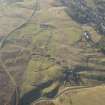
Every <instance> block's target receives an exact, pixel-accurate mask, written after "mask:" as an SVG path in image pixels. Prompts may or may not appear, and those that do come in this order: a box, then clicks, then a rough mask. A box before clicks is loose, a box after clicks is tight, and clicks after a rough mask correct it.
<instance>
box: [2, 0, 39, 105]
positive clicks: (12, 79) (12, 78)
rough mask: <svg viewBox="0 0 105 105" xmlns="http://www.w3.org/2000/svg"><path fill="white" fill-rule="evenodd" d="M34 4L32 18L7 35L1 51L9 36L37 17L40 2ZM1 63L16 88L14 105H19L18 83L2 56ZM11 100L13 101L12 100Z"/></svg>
mask: <svg viewBox="0 0 105 105" xmlns="http://www.w3.org/2000/svg"><path fill="white" fill-rule="evenodd" d="M34 2H35V5H34V8H33V12H32V14H31V16H30V17H29V18H28V19H27V20H26V21H25V22H24V23H22V24H21V25H19V26H17V27H16V28H15V29H13V30H12V31H11V32H10V33H8V35H6V37H5V38H4V39H3V40H1V42H0V50H2V48H3V47H4V45H5V43H6V41H7V38H8V37H9V36H11V34H12V33H14V32H15V31H17V30H18V29H21V28H23V27H24V26H26V25H27V24H28V23H29V22H30V20H31V19H32V17H33V16H34V15H35V13H36V11H37V8H38V7H37V6H38V0H34ZM0 63H1V65H2V67H3V69H4V71H5V73H6V74H7V75H8V77H9V79H10V81H11V83H12V84H13V86H14V88H15V89H14V93H15V96H14V97H15V103H14V105H18V102H19V97H20V94H19V90H18V86H17V83H16V81H15V79H14V77H13V76H12V75H11V73H10V72H9V71H8V68H7V67H6V65H5V64H4V62H3V61H2V58H1V56H0ZM10 100H11V99H10Z"/></svg>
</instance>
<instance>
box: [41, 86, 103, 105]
mask: <svg viewBox="0 0 105 105" xmlns="http://www.w3.org/2000/svg"><path fill="white" fill-rule="evenodd" d="M104 91H105V86H104V85H103V86H98V87H93V88H88V89H80V90H78V91H77V92H74V93H72V91H70V92H66V93H65V94H64V95H62V96H61V97H59V98H58V99H57V100H56V102H55V105H65V104H66V105H104V104H105V101H104V99H105V92H104ZM42 105H43V104H42ZM49 105H50V104H49Z"/></svg>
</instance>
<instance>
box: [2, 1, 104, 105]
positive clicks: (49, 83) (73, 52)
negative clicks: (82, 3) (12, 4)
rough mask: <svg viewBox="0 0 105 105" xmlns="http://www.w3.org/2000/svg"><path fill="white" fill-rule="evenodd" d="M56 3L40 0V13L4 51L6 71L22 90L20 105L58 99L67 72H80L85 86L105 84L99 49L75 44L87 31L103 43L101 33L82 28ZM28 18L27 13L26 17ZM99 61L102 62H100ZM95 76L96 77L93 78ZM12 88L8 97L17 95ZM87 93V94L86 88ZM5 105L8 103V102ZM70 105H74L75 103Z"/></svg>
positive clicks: (6, 42)
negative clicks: (41, 99) (11, 94)
mask: <svg viewBox="0 0 105 105" xmlns="http://www.w3.org/2000/svg"><path fill="white" fill-rule="evenodd" d="M54 4H56V1H55V0H38V4H37V6H38V7H37V11H36V12H35V13H34V15H33V17H32V19H31V20H30V21H29V22H28V23H27V24H25V26H23V27H21V28H19V29H17V30H16V31H15V32H13V33H11V35H10V36H9V37H8V38H7V40H6V41H5V43H4V45H3V47H2V49H1V50H0V54H1V59H2V61H3V63H4V64H5V65H6V69H8V71H9V72H10V73H11V75H12V76H13V77H14V79H15V81H16V84H17V87H19V88H20V96H21V97H20V98H21V99H20V103H19V105H30V104H31V103H33V102H34V101H37V99H40V98H49V97H50V98H54V97H55V96H56V95H57V94H58V92H59V91H60V89H61V88H65V86H64V84H65V82H66V80H62V76H63V75H64V74H63V72H64V71H65V70H66V69H67V70H69V71H73V70H76V71H79V73H80V75H81V78H82V79H83V82H84V83H85V85H93V86H94V85H97V84H98V85H99V84H100V83H103V82H104V81H105V79H104V78H101V79H100V76H102V77H104V75H103V74H104V68H105V65H102V62H103V63H104V55H103V54H102V53H100V52H97V49H96V48H92V47H91V46H90V45H89V44H88V43H87V42H86V43H81V42H79V43H77V44H75V43H76V42H77V41H78V40H79V39H80V38H81V35H82V34H83V32H84V31H85V30H87V31H89V32H90V33H91V34H92V40H94V41H95V42H98V41H99V39H100V36H99V34H97V33H96V31H95V30H94V28H92V27H90V26H87V25H83V26H81V25H80V24H78V23H76V22H75V21H73V20H72V18H71V17H69V16H68V14H67V13H66V12H65V8H67V7H63V6H55V5H54ZM18 6H20V7H21V8H23V7H25V9H26V7H27V8H30V5H27V4H25V3H23V4H21V5H20V4H19V5H18ZM30 11H31V12H30ZM30 11H29V13H32V9H31V10H30ZM22 15H23V14H22ZM26 15H27V14H26ZM26 15H25V13H24V15H23V16H26ZM28 15H29V14H28ZM7 24H8V23H7ZM3 32H4V31H3ZM90 55H91V56H92V57H93V58H91V57H90V58H91V59H89V60H90V61H89V64H88V65H87V62H86V60H87V59H86V58H87V57H88V56H90ZM96 56H97V58H96ZM96 61H100V62H101V63H100V62H98V63H96ZM87 66H89V67H87ZM0 67H1V69H0V71H1V72H2V73H4V75H6V74H5V72H4V71H3V70H4V68H3V67H2V65H0ZM97 67H98V68H97ZM81 70H82V71H81ZM96 71H97V72H96ZM91 74H92V76H95V77H94V78H91ZM96 74H98V75H96ZM4 78H5V79H4ZM97 78H99V79H97ZM2 79H4V80H6V81H7V82H10V80H9V78H8V80H7V78H6V77H1V80H2ZM73 80H74V78H73ZM69 82H71V84H70V83H69V86H72V85H76V86H78V84H76V83H75V81H69ZM72 82H73V83H72ZM7 85H8V83H7V84H6V83H5V85H3V86H5V87H7ZM12 85H13V84H12V83H9V88H10V90H9V91H8V92H6V89H4V90H3V94H5V96H6V93H8V94H10V93H13V91H12V90H13V89H12V88H11V87H12ZM62 85H63V86H62ZM79 85H80V84H79ZM81 85H83V84H81ZM1 88H2V85H1ZM13 88H14V87H13ZM91 89H92V88H91ZM94 89H95V88H93V89H92V90H94ZM1 90H2V89H1ZM83 90H84V93H85V89H83ZM11 91H12V92H11ZM81 91H82V89H81ZM81 91H80V92H79V93H80V94H81ZM86 91H88V89H86ZM52 93H53V94H52ZM79 93H78V94H79ZM68 94H69V92H68ZM76 95H77V94H76ZM76 95H74V96H73V97H74V99H75V100H77V99H76V97H77V96H76ZM5 96H4V97H5ZM78 96H79V95H78ZM7 97H8V96H7ZM9 97H10V96H9ZM81 97H82V95H81ZM10 98H11V97H10ZM63 98H64V99H65V98H68V97H63ZM1 100H2V99H1ZM67 100H68V101H71V100H70V99H67ZM60 101H61V100H60ZM77 101H78V100H77ZM77 101H76V102H77ZM61 102H62V101H61ZM1 103H5V100H4V101H3V102H1ZM64 103H65V104H66V103H67V102H64ZM70 103H71V104H72V102H70ZM46 104H47V103H46ZM51 104H52V103H51ZM57 104H58V103H57ZM65 104H64V105H65ZM76 104H77V103H76ZM87 104H88V103H87ZM42 105H44V104H42ZM52 105H53V104H52ZM60 105H61V104H60ZM68 105H69V104H68ZM77 105H78V104H77Z"/></svg>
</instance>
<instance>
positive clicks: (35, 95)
mask: <svg viewBox="0 0 105 105" xmlns="http://www.w3.org/2000/svg"><path fill="white" fill-rule="evenodd" d="M52 83H53V81H52V80H49V81H47V82H44V83H39V84H37V85H35V86H36V88H34V89H33V90H31V91H29V92H27V93H25V94H24V95H23V96H22V98H21V99H20V102H19V104H18V105H31V103H32V102H34V101H37V100H38V99H39V98H41V96H42V90H43V89H45V88H47V87H48V86H50V85H51V84H52ZM57 90H58V89H57ZM52 93H53V92H51V93H50V95H51V94H52ZM56 94H57V92H56ZM56 94H53V95H51V96H53V97H54V96H55V95H56Z"/></svg>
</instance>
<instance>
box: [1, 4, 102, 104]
mask: <svg viewBox="0 0 105 105" xmlns="http://www.w3.org/2000/svg"><path fill="white" fill-rule="evenodd" d="M37 5H38V4H35V8H34V10H33V13H32V15H31V16H30V18H29V19H28V20H27V21H26V22H25V23H23V24H21V25H20V26H18V27H17V28H16V29H14V30H13V31H11V32H10V33H9V34H8V35H7V36H6V37H5V38H4V39H3V40H2V41H1V46H0V49H1V50H2V48H3V47H4V45H5V43H6V41H7V39H8V37H9V36H11V34H12V33H14V32H15V31H17V30H19V29H21V28H23V27H25V26H26V25H27V24H28V23H29V22H30V20H31V19H32V17H33V16H34V15H35V13H36V11H37V8H39V7H38V6H37ZM42 31H43V29H40V30H39V31H38V32H36V33H35V35H38V34H39V33H40V32H42ZM47 31H49V36H48V38H47V39H46V44H45V45H44V50H45V51H46V52H47V51H48V49H49V44H50V42H51V40H52V38H53V29H51V28H50V27H48V29H47ZM60 33H63V31H60ZM16 46H18V47H19V48H21V50H27V48H25V47H23V46H20V45H16ZM32 50H33V47H32V49H31V51H30V58H34V57H35V55H37V54H35V53H34V54H33V52H32ZM39 56H43V57H45V55H40V54H39ZM48 58H49V59H52V58H50V57H48ZM40 59H41V58H40ZM42 59H43V58H42ZM0 60H1V59H0ZM53 60H54V62H56V59H54V58H53ZM43 63H44V59H43V60H42V61H41V63H40V65H39V68H38V70H37V71H35V72H37V73H38V72H42V71H46V70H48V68H50V67H48V68H45V69H44V70H43V68H41V67H42V64H43ZM1 64H2V66H3V68H4V70H5V72H6V74H7V75H8V76H9V78H10V80H11V82H12V83H13V86H14V87H15V90H14V92H16V98H17V99H16V102H15V103H16V104H14V105H18V101H19V99H18V98H19V92H18V89H17V87H18V86H17V84H16V82H15V81H14V78H13V77H12V75H11V74H10V73H9V71H8V70H7V68H6V66H5V65H4V64H3V61H2V60H1ZM90 71H91V70H90ZM96 71H100V70H96ZM102 72H104V70H102ZM91 87H95V86H91ZM82 88H90V86H84V87H80V88H79V87H77V88H74V89H71V88H67V89H65V90H63V91H62V92H60V93H58V94H57V95H56V96H55V97H54V98H53V99H50V98H46V99H45V98H40V99H38V100H36V101H35V103H34V104H37V103H40V102H42V101H53V100H55V99H56V98H58V97H59V96H61V95H63V94H65V93H66V92H68V91H72V90H77V89H82Z"/></svg>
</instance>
